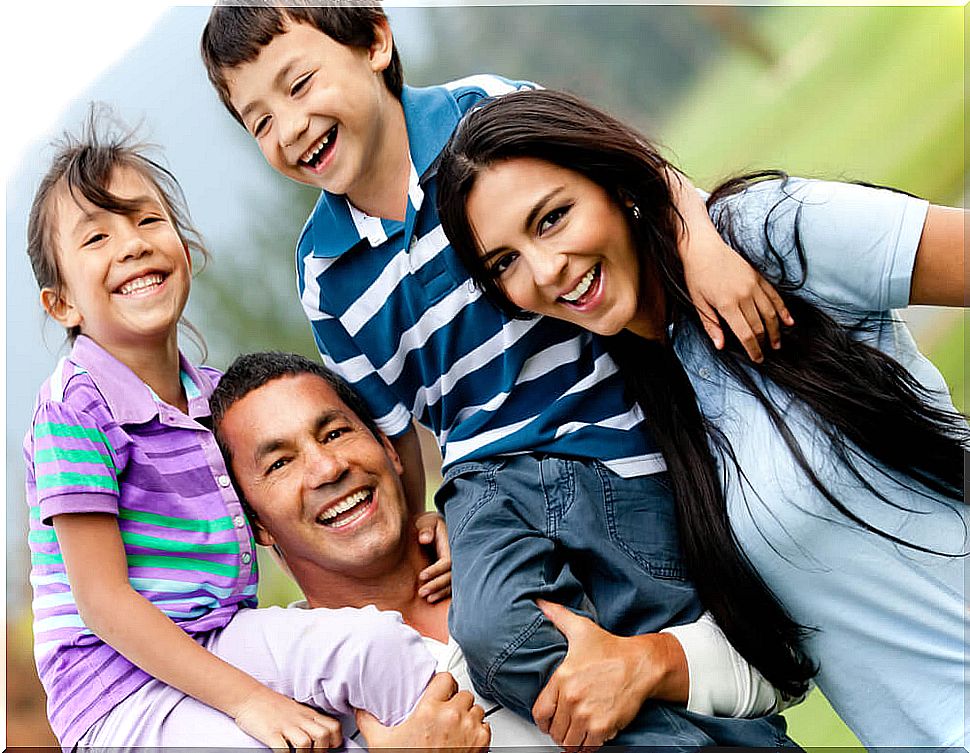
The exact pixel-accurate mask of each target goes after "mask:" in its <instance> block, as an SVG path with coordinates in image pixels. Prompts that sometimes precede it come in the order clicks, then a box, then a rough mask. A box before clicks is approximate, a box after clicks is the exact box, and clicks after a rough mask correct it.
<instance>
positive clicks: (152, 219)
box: [138, 215, 165, 225]
mask: <svg viewBox="0 0 970 753" xmlns="http://www.w3.org/2000/svg"><path fill="white" fill-rule="evenodd" d="M155 222H165V218H164V217H158V216H156V215H148V216H147V217H142V218H141V219H140V220H139V221H138V224H139V225H151V224H153V223H155Z"/></svg>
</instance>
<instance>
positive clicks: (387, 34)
mask: <svg viewBox="0 0 970 753" xmlns="http://www.w3.org/2000/svg"><path fill="white" fill-rule="evenodd" d="M367 54H368V57H369V58H370V65H371V70H373V71H374V73H383V72H384V71H385V70H386V69H387V66H389V65H390V64H391V56H392V55H393V54H394V36H393V35H392V34H391V24H390V22H389V21H388V20H387V19H386V18H381V19H379V20H378V21H377V22H376V23H375V24H374V41H373V42H371V45H370V48H369V49H368V51H367Z"/></svg>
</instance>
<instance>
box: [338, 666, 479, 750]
mask: <svg viewBox="0 0 970 753" xmlns="http://www.w3.org/2000/svg"><path fill="white" fill-rule="evenodd" d="M457 690H458V684H457V683H456V682H455V678H454V677H452V676H451V675H450V674H448V673H447V672H442V673H440V674H437V675H435V676H434V677H433V678H432V679H431V682H430V683H428V687H427V689H426V690H425V691H424V694H423V695H422V696H421V700H420V701H418V705H417V706H415V708H414V711H413V712H412V713H411V716H409V717H408V718H407V719H405V720H404V721H403V722H402V723H401V724H399V725H397V726H396V727H385V726H384V725H383V724H381V723H380V722H379V721H378V720H377V719H375V718H374V716H373V715H372V714H369V713H368V712H366V711H358V712H357V726H358V727H359V728H360V731H361V733H362V734H363V735H364V738H365V739H366V740H367V745H368V747H370V748H422V749H425V750H435V749H444V748H447V749H449V753H465V752H467V753H476V752H477V751H484V750H486V749H487V748H488V744H489V742H491V739H492V732H491V729H490V728H489V726H488V722H486V721H484V719H485V711H484V710H483V709H482V707H481V706H478V705H476V704H475V702H474V697H473V696H472V694H471V693H469V692H468V691H467V690H462V691H460V692H456V691H457Z"/></svg>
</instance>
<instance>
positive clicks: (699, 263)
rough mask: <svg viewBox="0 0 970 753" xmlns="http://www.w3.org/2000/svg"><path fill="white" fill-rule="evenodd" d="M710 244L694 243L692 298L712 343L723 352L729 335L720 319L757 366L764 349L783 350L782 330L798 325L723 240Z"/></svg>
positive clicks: (688, 268)
mask: <svg viewBox="0 0 970 753" xmlns="http://www.w3.org/2000/svg"><path fill="white" fill-rule="evenodd" d="M713 244H714V239H713V238H712V239H710V240H709V241H708V243H706V244H703V247H701V244H698V243H695V244H692V246H691V251H690V253H689V254H688V255H686V256H685V258H684V276H685V278H686V281H687V292H688V293H690V297H691V300H692V301H693V302H694V306H695V307H696V308H697V312H698V313H699V314H700V317H701V322H702V323H703V325H704V330H705V331H706V332H707V335H708V337H710V338H711V340H713V341H714V347H716V348H717V349H718V350H720V349H721V348H723V347H724V333H723V331H722V330H721V326H720V323H719V321H718V314H720V316H721V318H722V319H724V321H725V322H727V324H728V326H729V327H730V328H731V330H732V331H733V332H734V334H735V336H736V337H737V338H738V340H739V341H740V342H741V345H742V346H744V349H745V351H747V354H748V357H749V358H750V359H751V360H752V361H754V362H755V363H761V361H763V360H764V355H763V353H762V350H761V347H762V344H763V343H764V341H765V335H767V340H768V343H769V344H770V345H771V347H772V348H774V349H775V350H777V349H778V348H780V347H781V325H782V324H785V325H787V326H789V327H790V326H792V325H793V324H794V323H795V320H794V319H792V316H791V314H790V313H789V312H788V309H787V308H786V307H785V302H784V301H783V300H782V299H781V296H780V295H778V293H777V291H776V290H775V288H774V287H773V286H772V285H771V283H770V282H768V281H767V280H765V279H764V278H763V277H762V276H761V275H760V274H758V272H757V271H755V269H754V267H752V266H751V265H750V264H748V262H746V261H745V260H744V259H743V258H741V256H739V255H738V254H737V253H736V252H735V251H733V250H732V249H731V248H730V246H728V245H726V244H725V243H724V242H723V241H722V240H721V239H720V236H717V238H716V245H713Z"/></svg>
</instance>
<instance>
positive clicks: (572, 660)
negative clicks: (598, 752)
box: [532, 599, 688, 751]
mask: <svg viewBox="0 0 970 753" xmlns="http://www.w3.org/2000/svg"><path fill="white" fill-rule="evenodd" d="M536 604H537V605H538V606H539V608H540V609H541V610H542V612H543V614H545V616H546V617H547V618H548V619H549V620H550V621H551V622H552V623H553V624H554V625H555V626H556V628H557V629H558V630H559V631H560V632H561V633H562V634H563V635H564V636H566V639H567V640H568V641H569V649H568V651H567V653H566V658H565V659H563V661H562V663H561V664H560V665H559V667H558V668H557V669H556V671H555V672H553V674H552V677H550V678H549V682H548V683H546V686H545V687H544V688H543V689H542V692H541V693H539V697H538V698H536V702H535V704H534V705H533V707H532V716H533V718H534V719H535V722H536V725H537V726H538V727H539V729H541V730H542V731H543V732H545V733H546V734H547V735H549V736H550V737H551V738H552V739H553V740H554V741H555V742H556V744H557V745H562V746H563V747H565V748H567V749H569V750H579V749H582V750H583V751H590V750H595V749H596V748H598V747H600V746H601V745H603V744H604V743H606V742H608V741H609V740H611V739H612V738H614V737H615V736H616V735H617V734H618V733H619V732H620V730H622V729H623V728H624V727H626V726H627V725H628V724H629V723H630V722H632V721H633V719H634V718H635V717H636V715H637V713H638V712H639V711H640V707H641V706H642V705H643V703H644V702H645V701H646V700H647V699H648V698H654V697H656V698H663V699H664V700H678V698H677V696H680V695H683V696H684V697H683V700H682V702H683V701H686V695H687V692H688V690H687V687H686V686H684V685H677V684H676V683H677V682H681V681H683V682H684V683H686V680H687V678H686V660H684V662H683V663H684V666H683V667H680V668H679V669H680V670H681V671H680V672H674V673H671V672H670V671H669V669H668V668H669V667H670V666H672V665H674V666H676V664H677V659H678V657H676V655H674V656H670V655H668V654H667V651H668V649H673V650H674V651H677V650H679V648H680V647H679V644H678V643H677V640H676V639H675V638H673V636H667V635H663V634H657V633H653V634H647V635H638V636H633V637H632V638H623V637H620V636H616V635H613V634H612V633H608V632H606V631H605V630H603V629H602V628H601V627H599V626H598V625H596V623H594V622H592V621H591V620H589V619H587V618H586V617H583V616H581V615H578V614H575V613H574V612H571V611H570V610H568V609H567V608H566V607H564V606H562V605H560V604H553V603H551V602H548V601H544V600H541V599H539V600H537V601H536ZM671 641H672V642H671ZM681 658H682V656H681ZM675 680H676V682H675ZM670 696H673V697H670Z"/></svg>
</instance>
